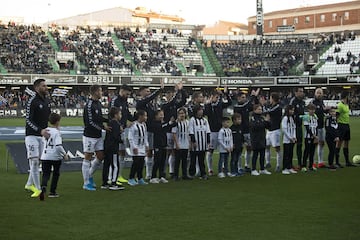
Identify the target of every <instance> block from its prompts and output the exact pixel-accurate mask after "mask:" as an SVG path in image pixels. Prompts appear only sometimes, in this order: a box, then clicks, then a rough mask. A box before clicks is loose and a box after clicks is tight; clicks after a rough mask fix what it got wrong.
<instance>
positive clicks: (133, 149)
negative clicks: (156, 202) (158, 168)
mask: <svg viewBox="0 0 360 240" xmlns="http://www.w3.org/2000/svg"><path fill="white" fill-rule="evenodd" d="M136 116H137V120H136V121H135V122H134V123H133V125H132V126H131V127H130V129H129V136H128V139H129V144H130V153H131V155H132V159H133V162H132V165H131V169H130V176H129V180H128V184H129V185H130V186H136V185H138V184H139V185H147V184H148V183H147V182H145V181H144V179H143V173H142V172H143V168H144V163H145V156H146V152H147V151H148V150H149V142H148V135H147V128H146V120H147V113H146V112H145V111H144V110H138V112H137V114H136ZM135 174H136V175H137V179H138V180H137V181H136V180H135Z"/></svg>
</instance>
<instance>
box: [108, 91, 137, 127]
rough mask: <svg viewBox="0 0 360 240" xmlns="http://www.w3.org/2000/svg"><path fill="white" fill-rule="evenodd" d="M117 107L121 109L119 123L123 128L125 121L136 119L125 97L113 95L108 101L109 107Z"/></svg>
mask: <svg viewBox="0 0 360 240" xmlns="http://www.w3.org/2000/svg"><path fill="white" fill-rule="evenodd" d="M112 107H117V108H119V109H120V111H121V119H120V124H121V126H122V128H123V129H125V128H126V123H127V121H130V122H133V121H135V120H136V119H135V118H134V116H133V115H132V114H131V113H130V111H129V103H128V101H127V98H123V97H121V96H120V95H118V96H116V97H114V98H113V99H112V100H111V102H110V108H112Z"/></svg>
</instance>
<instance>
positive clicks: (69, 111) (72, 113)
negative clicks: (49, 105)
mask: <svg viewBox="0 0 360 240" xmlns="http://www.w3.org/2000/svg"><path fill="white" fill-rule="evenodd" d="M101 110H102V114H103V115H108V113H109V109H107V108H102V109H101ZM51 111H52V112H55V113H58V114H60V115H61V116H62V117H82V116H83V114H84V109H82V108H66V109H65V108H53V109H51ZM12 117H22V118H25V117H26V111H25V109H21V110H19V109H11V110H10V109H9V110H6V109H0V118H12Z"/></svg>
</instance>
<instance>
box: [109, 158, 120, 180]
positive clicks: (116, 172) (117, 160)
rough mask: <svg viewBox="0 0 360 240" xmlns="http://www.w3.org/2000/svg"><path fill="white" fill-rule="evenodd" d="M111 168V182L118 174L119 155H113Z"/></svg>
mask: <svg viewBox="0 0 360 240" xmlns="http://www.w3.org/2000/svg"><path fill="white" fill-rule="evenodd" d="M113 166H114V167H113V168H112V173H111V175H110V176H111V177H112V179H111V182H116V180H117V178H118V175H119V156H118V155H117V154H114V155H113Z"/></svg>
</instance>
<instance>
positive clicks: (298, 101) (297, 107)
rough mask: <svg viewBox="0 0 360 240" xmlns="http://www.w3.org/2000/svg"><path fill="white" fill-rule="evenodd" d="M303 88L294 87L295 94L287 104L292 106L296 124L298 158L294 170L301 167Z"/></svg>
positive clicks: (303, 109)
mask: <svg viewBox="0 0 360 240" xmlns="http://www.w3.org/2000/svg"><path fill="white" fill-rule="evenodd" d="M303 99H304V88H302V87H296V88H295V96H294V97H293V98H292V99H290V103H289V105H292V106H294V120H295V125H296V155H297V159H298V167H297V168H296V170H300V169H301V165H302V162H301V161H302V142H303V127H302V116H303V115H304V111H305V102H304V100H303Z"/></svg>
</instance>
